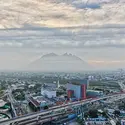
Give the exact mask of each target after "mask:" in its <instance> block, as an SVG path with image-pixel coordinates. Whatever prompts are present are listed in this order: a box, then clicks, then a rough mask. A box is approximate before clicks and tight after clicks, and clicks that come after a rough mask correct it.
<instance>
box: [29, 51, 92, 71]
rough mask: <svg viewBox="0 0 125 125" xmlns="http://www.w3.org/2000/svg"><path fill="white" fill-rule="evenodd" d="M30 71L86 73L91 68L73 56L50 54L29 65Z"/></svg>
mask: <svg viewBox="0 0 125 125" xmlns="http://www.w3.org/2000/svg"><path fill="white" fill-rule="evenodd" d="M28 69H30V70H37V71H84V70H89V69H91V66H90V65H89V64H88V63H87V62H85V61H83V60H82V59H81V58H79V57H77V56H75V55H72V54H67V53H65V54H63V55H57V54H55V53H49V54H46V55H43V56H42V57H41V58H40V59H38V60H36V61H34V62H32V63H31V64H29V66H28Z"/></svg>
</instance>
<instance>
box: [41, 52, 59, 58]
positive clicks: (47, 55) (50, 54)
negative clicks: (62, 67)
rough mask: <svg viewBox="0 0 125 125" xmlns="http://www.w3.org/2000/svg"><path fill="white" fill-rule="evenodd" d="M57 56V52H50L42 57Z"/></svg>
mask: <svg viewBox="0 0 125 125" xmlns="http://www.w3.org/2000/svg"><path fill="white" fill-rule="evenodd" d="M55 56H58V55H57V54H55V53H48V54H45V55H43V56H42V58H44V57H55Z"/></svg>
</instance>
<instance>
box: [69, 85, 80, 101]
mask: <svg viewBox="0 0 125 125" xmlns="http://www.w3.org/2000/svg"><path fill="white" fill-rule="evenodd" d="M68 90H72V91H74V96H75V97H76V98H77V99H81V85H80V84H71V83H68V84H67V91H68Z"/></svg>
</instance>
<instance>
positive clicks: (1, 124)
mask: <svg viewBox="0 0 125 125" xmlns="http://www.w3.org/2000/svg"><path fill="white" fill-rule="evenodd" d="M123 96H125V93H122V94H115V95H110V96H105V97H102V98H96V99H86V100H82V101H77V102H72V103H68V104H64V105H60V106H55V107H52V108H50V109H48V110H46V111H44V112H36V113H32V114H28V115H24V116H20V117H16V118H12V119H9V120H6V121H3V122H0V125H7V124H10V123H15V122H18V123H19V122H21V121H23V120H31V119H33V118H37V117H38V116H48V115H50V114H51V113H52V112H53V113H54V112H57V111H61V110H63V109H70V108H72V107H76V106H81V105H84V104H89V103H93V102H96V101H99V100H103V99H110V98H111V99H112V98H117V97H123Z"/></svg>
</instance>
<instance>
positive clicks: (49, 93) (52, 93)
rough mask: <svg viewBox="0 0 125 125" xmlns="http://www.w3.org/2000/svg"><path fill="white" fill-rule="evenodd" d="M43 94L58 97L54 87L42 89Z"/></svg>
mask: <svg viewBox="0 0 125 125" xmlns="http://www.w3.org/2000/svg"><path fill="white" fill-rule="evenodd" d="M41 95H43V96H47V97H48V98H53V97H56V90H52V89H43V88H42V89H41Z"/></svg>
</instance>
